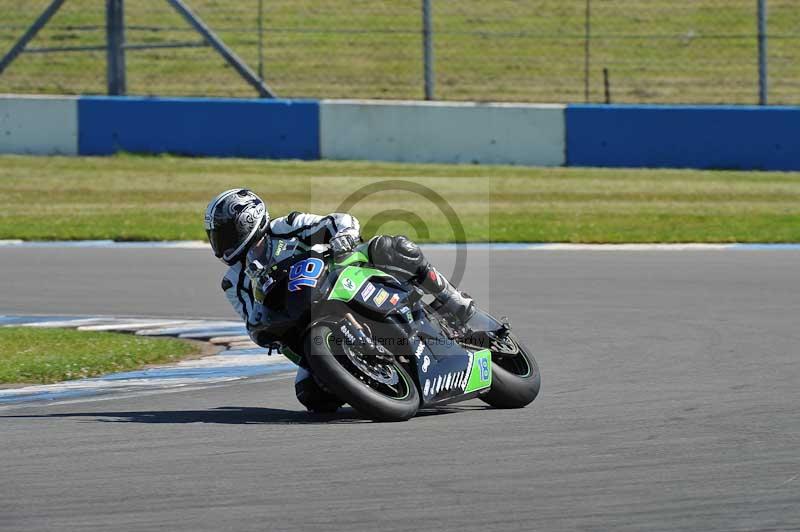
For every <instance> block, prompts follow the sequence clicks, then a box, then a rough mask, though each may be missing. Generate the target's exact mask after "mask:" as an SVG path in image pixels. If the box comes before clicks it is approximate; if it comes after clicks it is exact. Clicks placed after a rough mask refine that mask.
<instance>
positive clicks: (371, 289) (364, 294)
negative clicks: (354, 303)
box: [361, 283, 375, 302]
mask: <svg viewBox="0 0 800 532" xmlns="http://www.w3.org/2000/svg"><path fill="white" fill-rule="evenodd" d="M374 293H375V285H374V284H372V283H367V286H365V287H364V289H363V290H362V291H361V299H363V300H364V301H365V302H366V301H367V300H368V299H369V296H371V295H372V294H374Z"/></svg>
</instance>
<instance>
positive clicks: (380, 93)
mask: <svg viewBox="0 0 800 532" xmlns="http://www.w3.org/2000/svg"><path fill="white" fill-rule="evenodd" d="M51 1H52V0H0V53H5V51H6V50H9V49H11V47H12V45H13V43H14V42H15V41H16V40H17V39H18V38H19V37H20V36H21V35H22V34H23V33H24V32H25V31H26V29H28V28H29V27H30V25H31V23H32V22H33V21H34V20H35V19H36V17H37V16H38V14H39V13H40V12H41V11H42V10H44V9H45V7H46V6H47V5H48V4H49V3H50V2H51ZM183 1H184V2H185V3H186V5H188V6H189V7H191V9H192V10H193V11H194V12H195V13H196V14H197V15H198V16H199V17H201V18H202V19H203V20H204V21H205V23H206V24H207V25H208V26H209V27H210V28H211V29H212V30H214V31H215V32H216V34H217V35H218V36H219V37H220V39H221V40H222V41H224V42H225V43H226V44H227V45H228V46H230V49H231V50H233V51H234V52H235V53H236V54H237V55H238V56H239V57H240V58H241V59H242V60H243V62H244V63H246V64H247V65H249V67H250V68H251V69H252V71H253V72H255V73H256V74H257V75H261V76H263V78H264V80H265V81H266V84H267V85H269V87H271V88H272V89H273V90H274V92H275V93H276V94H278V95H279V96H282V97H313V98H317V97H327V98H411V99H421V98H425V97H426V96H428V97H431V98H436V99H442V100H478V101H528V102H584V101H588V102H605V101H611V102H615V103H616V102H643V103H662V102H663V103H758V102H759V101H760V80H761V81H763V82H764V83H762V88H766V86H767V83H766V82H767V81H768V94H767V93H766V92H765V93H764V94H763V95H762V96H763V97H766V96H768V99H769V103H772V104H779V103H783V104H800V5H798V0H761V1H759V0H671V1H667V0H417V1H408V0H391V1H389V0H384V1H377V0H374V1H367V0H348V1H344V0H183ZM105 4H106V3H105V2H103V1H101V0H66V1H65V2H64V4H63V6H62V7H61V9H60V10H59V11H58V13H56V14H55V16H54V17H53V18H52V20H51V21H50V23H49V24H48V25H47V26H45V27H44V28H43V29H42V30H41V32H39V34H38V35H37V36H36V37H35V38H34V39H33V40H31V41H30V43H28V45H27V47H26V49H25V51H24V52H23V53H22V54H20V56H19V57H18V58H17V59H16V60H15V61H14V62H13V63H11V64H10V66H9V67H8V68H7V69H5V70H4V71H3V72H2V73H1V74H0V92H18V93H66V94H74V93H99V94H103V93H105V92H106V91H107V89H108V84H107V66H106V58H107V54H106V50H105V47H106V45H107V42H108V39H107V27H106V21H107V19H106V5H105ZM759 4H762V5H763V7H764V8H765V9H764V10H763V12H762V15H763V16H762V17H761V18H759V12H760V10H759ZM124 5H125V14H124V32H125V36H124V45H122V48H123V49H124V50H125V65H126V73H127V76H126V77H127V84H126V85H127V86H126V90H127V93H128V94H141V95H187V96H199V95H202V96H233V97H249V96H256V95H257V92H256V91H255V90H254V88H253V86H251V84H248V83H246V82H245V81H244V80H243V79H242V77H241V76H239V75H238V73H237V71H236V69H235V68H233V67H232V66H231V64H230V63H228V62H226V61H225V60H223V58H222V57H221V56H220V55H219V54H217V53H216V52H215V50H214V49H213V48H211V47H209V46H207V42H206V41H205V39H204V38H202V37H201V35H199V34H198V33H197V32H196V31H195V29H193V28H192V27H191V26H190V25H189V24H188V23H187V21H186V19H185V18H184V17H182V16H181V15H180V14H179V13H178V12H177V11H176V9H174V6H171V5H170V3H169V2H168V1H167V0H125V1H124ZM426 14H427V15H428V16H427V17H426V16H425V15H426ZM143 45H146V46H144V47H143ZM149 46H153V47H152V48H150V47H149ZM87 47H88V48H90V50H88V51H87V50H86V48H87ZM54 49H61V50H60V51H54ZM75 50H79V51H75ZM426 58H427V59H428V61H426ZM426 74H427V75H426ZM760 74H761V76H760Z"/></svg>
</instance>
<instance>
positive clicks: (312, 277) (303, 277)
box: [289, 259, 325, 292]
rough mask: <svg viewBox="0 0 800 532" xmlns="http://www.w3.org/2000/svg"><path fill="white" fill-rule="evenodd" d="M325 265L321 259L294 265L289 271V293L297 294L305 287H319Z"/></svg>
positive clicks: (308, 260)
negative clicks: (318, 283) (318, 282)
mask: <svg viewBox="0 0 800 532" xmlns="http://www.w3.org/2000/svg"><path fill="white" fill-rule="evenodd" d="M324 264H325V263H323V262H322V261H321V260H320V259H306V260H301V261H300V262H298V263H296V264H294V265H293V266H292V269H291V270H289V291H290V292H297V291H298V290H300V289H301V288H303V287H304V286H311V287H314V286H317V279H319V276H320V275H322V267H323V266H324Z"/></svg>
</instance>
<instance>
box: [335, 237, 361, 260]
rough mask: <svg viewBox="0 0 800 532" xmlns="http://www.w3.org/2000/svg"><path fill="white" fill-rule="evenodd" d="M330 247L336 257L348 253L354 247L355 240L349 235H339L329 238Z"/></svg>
mask: <svg viewBox="0 0 800 532" xmlns="http://www.w3.org/2000/svg"><path fill="white" fill-rule="evenodd" d="M330 244H331V249H332V250H333V254H334V255H335V256H337V257H339V256H341V255H344V254H345V253H350V252H351V251H353V250H354V249H355V248H356V240H355V239H354V238H353V237H352V236H350V235H340V236H337V237H334V238H332V239H331V242H330Z"/></svg>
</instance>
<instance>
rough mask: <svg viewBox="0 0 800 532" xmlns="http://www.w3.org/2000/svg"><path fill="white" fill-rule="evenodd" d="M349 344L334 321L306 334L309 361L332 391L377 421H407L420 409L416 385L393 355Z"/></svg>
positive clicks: (312, 368)
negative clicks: (368, 350) (369, 351)
mask: <svg viewBox="0 0 800 532" xmlns="http://www.w3.org/2000/svg"><path fill="white" fill-rule="evenodd" d="M359 349H363V348H359V347H357V346H351V345H348V344H347V343H345V342H344V341H343V339H342V338H341V336H339V335H337V334H336V331H335V330H334V328H333V327H332V326H331V325H328V324H320V325H316V326H314V327H312V328H311V329H310V330H309V331H308V334H307V335H306V338H305V353H306V361H307V362H308V365H309V366H310V367H311V371H313V372H314V374H315V375H316V376H317V377H318V378H319V379H320V380H322V382H323V383H324V384H325V385H326V386H327V387H328V388H329V389H330V391H331V392H332V393H334V394H335V395H336V396H338V397H339V398H340V399H341V400H343V401H345V402H347V403H349V404H350V406H352V407H353V408H355V409H356V410H357V411H358V412H360V413H361V414H363V415H365V416H367V417H369V418H371V419H374V420H376V421H405V420H407V419H409V418H411V417H413V416H414V415H415V414H416V413H417V410H418V409H419V404H420V399H419V393H418V392H417V387H416V385H415V384H414V381H413V379H412V378H411V376H410V375H409V374H408V372H407V371H406V370H405V369H404V368H403V366H402V365H400V364H399V363H398V362H397V361H396V360H395V359H394V358H393V357H391V356H388V355H387V356H380V357H379V356H376V355H375V354H372V353H365V352H361V351H360V350H359Z"/></svg>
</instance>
